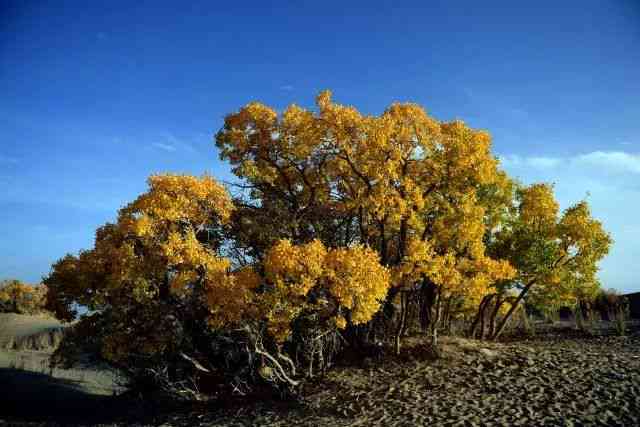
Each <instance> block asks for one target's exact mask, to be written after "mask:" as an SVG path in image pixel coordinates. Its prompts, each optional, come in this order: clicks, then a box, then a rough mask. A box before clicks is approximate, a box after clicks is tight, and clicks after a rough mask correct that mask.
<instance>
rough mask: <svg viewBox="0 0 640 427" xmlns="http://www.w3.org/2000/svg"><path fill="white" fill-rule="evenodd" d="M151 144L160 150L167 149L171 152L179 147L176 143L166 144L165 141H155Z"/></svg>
mask: <svg viewBox="0 0 640 427" xmlns="http://www.w3.org/2000/svg"><path fill="white" fill-rule="evenodd" d="M151 146H152V147H154V148H158V149H160V150H164V151H167V152H169V153H173V152H174V151H176V150H177V148H176V147H175V146H174V145H171V144H165V143H164V142H154V143H153V144H151Z"/></svg>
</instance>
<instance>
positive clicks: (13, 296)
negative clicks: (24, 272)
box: [0, 279, 47, 314]
mask: <svg viewBox="0 0 640 427" xmlns="http://www.w3.org/2000/svg"><path fill="white" fill-rule="evenodd" d="M46 296H47V287H46V286H44V285H37V286H31V285H28V284H26V283H23V282H21V281H20V280H15V279H13V280H3V281H1V282H0V312H4V313H17V314H38V313H42V312H43V311H45V309H44V305H45V299H46Z"/></svg>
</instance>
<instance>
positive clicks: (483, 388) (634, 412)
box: [0, 319, 640, 426]
mask: <svg viewBox="0 0 640 427" xmlns="http://www.w3.org/2000/svg"><path fill="white" fill-rule="evenodd" d="M1 320H6V319H0V321H1ZM15 320H16V319H14V321H15ZM38 322H40V323H38V324H39V325H40V326H38V327H36V326H33V325H32V326H33V327H27V325H25V324H24V323H25V320H24V319H19V321H17V322H14V323H13V324H12V325H14V326H11V327H8V326H7V325H8V324H9V322H6V321H5V322H4V331H3V332H2V335H0V336H1V337H2V338H1V339H2V340H3V342H4V350H2V353H0V363H2V365H1V366H0V388H1V391H2V402H1V403H0V420H1V421H0V425H34V426H35V425H106V426H119V425H140V426H142V425H162V426H192V425H193V426H252V425H256V426H257V425H265V426H415V425H434V426H456V425H459V426H481V425H482V426H492V425H493V426H509V425H522V426H543V425H548V426H571V425H576V426H577V425H582V426H584V425H598V426H612V425H621V426H637V425H640V326H639V325H638V324H637V323H632V324H630V325H629V331H628V333H627V335H626V336H616V334H615V333H614V331H613V328H612V327H610V325H606V324H603V325H600V326H599V327H595V328H594V330H593V332H592V333H589V334H586V333H584V332H581V331H577V330H576V329H575V328H574V327H572V326H571V325H570V324H564V323H562V322H558V323H557V324H556V325H554V326H553V327H546V328H543V329H541V330H539V331H538V332H537V333H536V334H535V335H534V336H532V337H529V338H514V339H511V340H505V341H504V342H500V343H487V342H479V341H474V340H468V339H464V338H459V337H443V339H442V357H441V358H439V359H434V358H432V357H430V356H429V352H428V351H427V349H426V344H425V339H424V337H420V336H415V337H410V338H408V339H407V342H406V348H405V351H404V354H403V356H402V357H398V358H396V357H386V358H384V359H383V360H369V359H365V360H360V361H358V362H357V363H355V364H352V365H350V366H339V367H336V368H334V369H332V370H331V371H329V372H328V373H327V374H326V375H325V376H324V377H323V378H318V379H317V380H315V381H312V382H310V383H308V384H307V385H306V386H305V389H304V393H303V397H302V398H301V399H300V400H299V401H296V402H294V401H286V402H281V401H276V400H269V399H258V401H256V399H254V400H252V401H251V402H250V403H248V402H247V400H246V399H244V398H240V397H239V398H238V399H237V400H232V401H226V402H224V404H223V403H222V402H218V401H215V402H209V403H206V404H202V403H201V404H196V405H189V406H179V407H172V408H171V409H169V408H167V407H158V406H153V405H150V404H148V403H142V402H140V401H136V400H135V399H132V398H130V397H126V398H125V397H122V396H120V397H118V396H113V394H114V393H117V391H119V389H118V385H117V378H116V377H115V376H114V374H113V373H108V372H105V371H103V370H97V369H94V370H93V371H92V370H89V369H78V370H67V371H65V370H59V369H57V370H49V371H47V370H46V369H42V366H44V365H43V363H44V362H42V360H46V357H47V353H50V352H51V348H50V347H49V348H46V346H44V345H42V338H41V339H40V340H33V339H31V344H29V345H35V344H37V343H40V344H41V345H42V346H43V348H40V349H38V350H36V349H31V350H28V349H25V348H22V349H20V350H16V349H10V348H9V347H11V346H9V345H8V344H7V343H8V342H9V341H10V340H11V339H13V340H14V347H16V346H15V342H16V338H15V333H16V332H20V331H22V332H20V333H22V335H21V337H23V338H21V339H20V340H18V341H20V342H23V343H24V342H25V340H24V337H25V336H32V335H33V334H32V333H33V332H34V328H35V329H38V328H39V331H38V333H39V334H42V331H43V330H47V331H51V330H52V328H57V327H59V325H56V324H55V323H50V324H47V321H46V320H43V319H40V320H38ZM49 322H54V321H52V320H51V319H49ZM27 323H28V322H27ZM16 324H18V325H19V324H21V325H22V326H20V327H18V326H15V325H16ZM43 325H46V326H43ZM20 328H22V329H20ZM11 334H14V336H12V337H8V336H9V335H11ZM25 334H26V335H25ZM27 341H28V340H27ZM22 345H23V346H26V347H29V345H27V344H22ZM18 347H19V346H18ZM36 356H37V357H36ZM20 361H22V365H20ZM8 362H9V363H8ZM38 363H40V364H41V365H38Z"/></svg>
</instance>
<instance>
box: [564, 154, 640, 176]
mask: <svg viewBox="0 0 640 427" xmlns="http://www.w3.org/2000/svg"><path fill="white" fill-rule="evenodd" d="M573 163H574V164H577V165H582V166H587V167H602V168H605V169H606V170H608V171H611V172H622V173H625V172H628V173H633V174H638V173H640V155H639V154H631V153H626V152H623V151H594V152H591V153H588V154H582V155H580V156H578V157H576V158H574V159H573Z"/></svg>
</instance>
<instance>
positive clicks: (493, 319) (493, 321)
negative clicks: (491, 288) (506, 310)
mask: <svg viewBox="0 0 640 427" xmlns="http://www.w3.org/2000/svg"><path fill="white" fill-rule="evenodd" d="M504 302H505V300H504V299H501V298H500V297H499V296H498V298H497V299H496V304H495V307H494V308H493V311H492V312H491V317H490V318H489V336H490V337H492V336H493V334H494V333H495V331H496V317H497V316H498V312H499V311H500V307H502V304H504Z"/></svg>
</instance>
